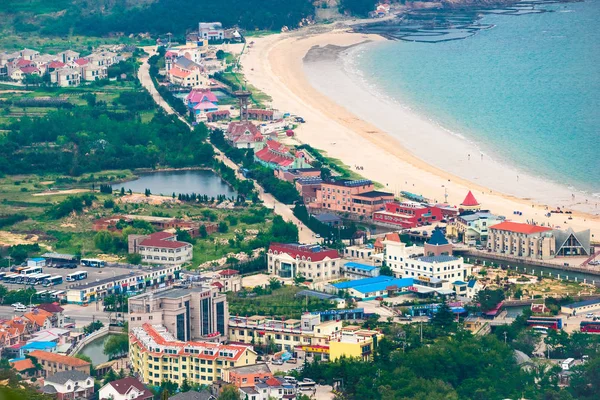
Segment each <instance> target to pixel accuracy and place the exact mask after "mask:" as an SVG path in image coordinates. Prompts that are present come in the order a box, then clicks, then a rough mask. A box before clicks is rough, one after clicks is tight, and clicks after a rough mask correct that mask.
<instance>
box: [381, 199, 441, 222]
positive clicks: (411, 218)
mask: <svg viewBox="0 0 600 400" xmlns="http://www.w3.org/2000/svg"><path fill="white" fill-rule="evenodd" d="M443 219H444V217H443V215H442V210H441V208H439V207H438V206H437V205H433V206H432V205H429V204H423V203H417V202H415V201H404V202H402V203H398V202H389V203H386V204H385V210H383V211H378V212H375V213H374V214H373V222H376V223H379V224H381V225H386V226H391V227H394V228H401V229H410V228H416V227H418V226H423V225H430V224H434V223H437V222H441V221H442V220H443Z"/></svg>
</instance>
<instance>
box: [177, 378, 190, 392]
mask: <svg viewBox="0 0 600 400" xmlns="http://www.w3.org/2000/svg"><path fill="white" fill-rule="evenodd" d="M180 389H181V391H182V392H189V391H190V390H192V386H191V385H190V383H189V382H188V380H187V378H185V379H184V380H183V382H181V387H180Z"/></svg>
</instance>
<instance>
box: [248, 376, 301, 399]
mask: <svg viewBox="0 0 600 400" xmlns="http://www.w3.org/2000/svg"><path fill="white" fill-rule="evenodd" d="M239 391H240V398H242V399H248V400H271V399H272V400H283V399H295V398H296V396H297V393H298V389H297V387H296V385H294V384H293V383H291V382H288V381H287V380H285V379H284V378H281V377H277V378H275V377H272V378H269V379H261V380H259V381H258V382H256V383H254V384H253V385H252V386H250V387H241V388H239Z"/></svg>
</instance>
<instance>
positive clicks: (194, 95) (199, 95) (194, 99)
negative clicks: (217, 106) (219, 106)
mask: <svg viewBox="0 0 600 400" xmlns="http://www.w3.org/2000/svg"><path fill="white" fill-rule="evenodd" d="M185 99H186V100H187V101H189V102H191V103H201V102H203V101H209V102H211V103H216V102H218V101H219V99H217V96H216V95H215V94H214V93H213V92H211V91H210V90H198V89H194V90H192V91H191V92H190V93H189V94H188V95H187V96H186V98H185Z"/></svg>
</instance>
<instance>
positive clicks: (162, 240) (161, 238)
mask: <svg viewBox="0 0 600 400" xmlns="http://www.w3.org/2000/svg"><path fill="white" fill-rule="evenodd" d="M173 237H175V235H173V234H172V233H169V232H155V233H151V234H150V235H148V238H146V239H144V240H142V241H141V242H140V246H152V247H163V248H167V249H178V248H180V247H185V246H188V245H189V243H186V242H179V241H173V240H167V239H170V238H173Z"/></svg>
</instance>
